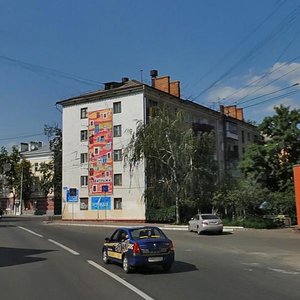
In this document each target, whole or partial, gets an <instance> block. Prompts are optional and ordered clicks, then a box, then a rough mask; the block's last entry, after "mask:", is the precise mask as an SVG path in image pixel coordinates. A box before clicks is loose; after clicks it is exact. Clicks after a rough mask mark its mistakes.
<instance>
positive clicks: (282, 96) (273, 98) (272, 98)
mask: <svg viewBox="0 0 300 300" xmlns="http://www.w3.org/2000/svg"><path fill="white" fill-rule="evenodd" d="M298 92H300V89H298V90H295V91H292V92H289V93H286V94H282V95H279V96H276V97H271V98H269V99H266V100H263V101H260V102H258V103H254V104H251V105H248V106H245V107H244V108H243V109H247V108H249V107H253V106H256V105H260V104H263V103H266V102H268V101H272V100H277V99H281V98H284V97H286V96H290V95H294V94H296V93H298Z"/></svg>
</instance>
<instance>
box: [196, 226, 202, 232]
mask: <svg viewBox="0 0 300 300" xmlns="http://www.w3.org/2000/svg"><path fill="white" fill-rule="evenodd" d="M197 233H198V234H201V229H200V227H199V226H198V227H197Z"/></svg>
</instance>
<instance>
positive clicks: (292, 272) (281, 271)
mask: <svg viewBox="0 0 300 300" xmlns="http://www.w3.org/2000/svg"><path fill="white" fill-rule="evenodd" d="M268 269H269V270H271V271H273V272H278V273H282V274H287V275H299V274H300V272H294V271H286V270H282V269H274V268H268Z"/></svg>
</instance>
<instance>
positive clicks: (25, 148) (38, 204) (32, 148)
mask: <svg viewBox="0 0 300 300" xmlns="http://www.w3.org/2000/svg"><path fill="white" fill-rule="evenodd" d="M19 151H20V153H21V155H22V157H23V158H24V159H26V160H27V161H29V162H30V164H31V173H32V175H33V177H34V182H33V187H32V191H31V198H30V202H29V203H28V207H24V208H23V212H26V211H28V213H29V212H31V213H36V214H50V215H52V214H53V211H54V202H53V201H54V200H53V196H54V195H53V190H50V191H49V193H48V195H47V197H45V195H44V193H43V191H42V189H41V186H40V180H41V177H42V173H41V172H40V167H41V164H42V163H47V164H49V163H52V162H53V152H52V151H51V149H50V148H49V145H43V144H42V142H29V143H21V144H20V146H19Z"/></svg>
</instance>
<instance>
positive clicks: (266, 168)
mask: <svg viewBox="0 0 300 300" xmlns="http://www.w3.org/2000/svg"><path fill="white" fill-rule="evenodd" d="M274 109H275V115H274V116H272V117H266V118H265V119H264V120H263V122H262V123H261V125H260V126H259V129H260V130H261V132H262V133H263V134H264V135H265V136H266V141H265V143H264V144H253V145H252V146H250V147H249V148H248V150H247V152H246V154H245V158H244V160H243V161H242V163H241V165H240V166H241V169H242V171H243V172H244V173H245V174H252V175H254V177H255V178H257V179H258V181H259V182H261V183H262V184H263V185H264V186H265V187H267V188H268V189H269V190H271V191H274V192H276V191H285V190H286V189H288V188H289V187H290V185H291V184H292V178H293V165H295V164H299V163H300V129H299V125H300V110H299V109H293V110H290V108H289V107H285V106H283V105H280V106H279V107H275V108H274Z"/></svg>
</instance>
